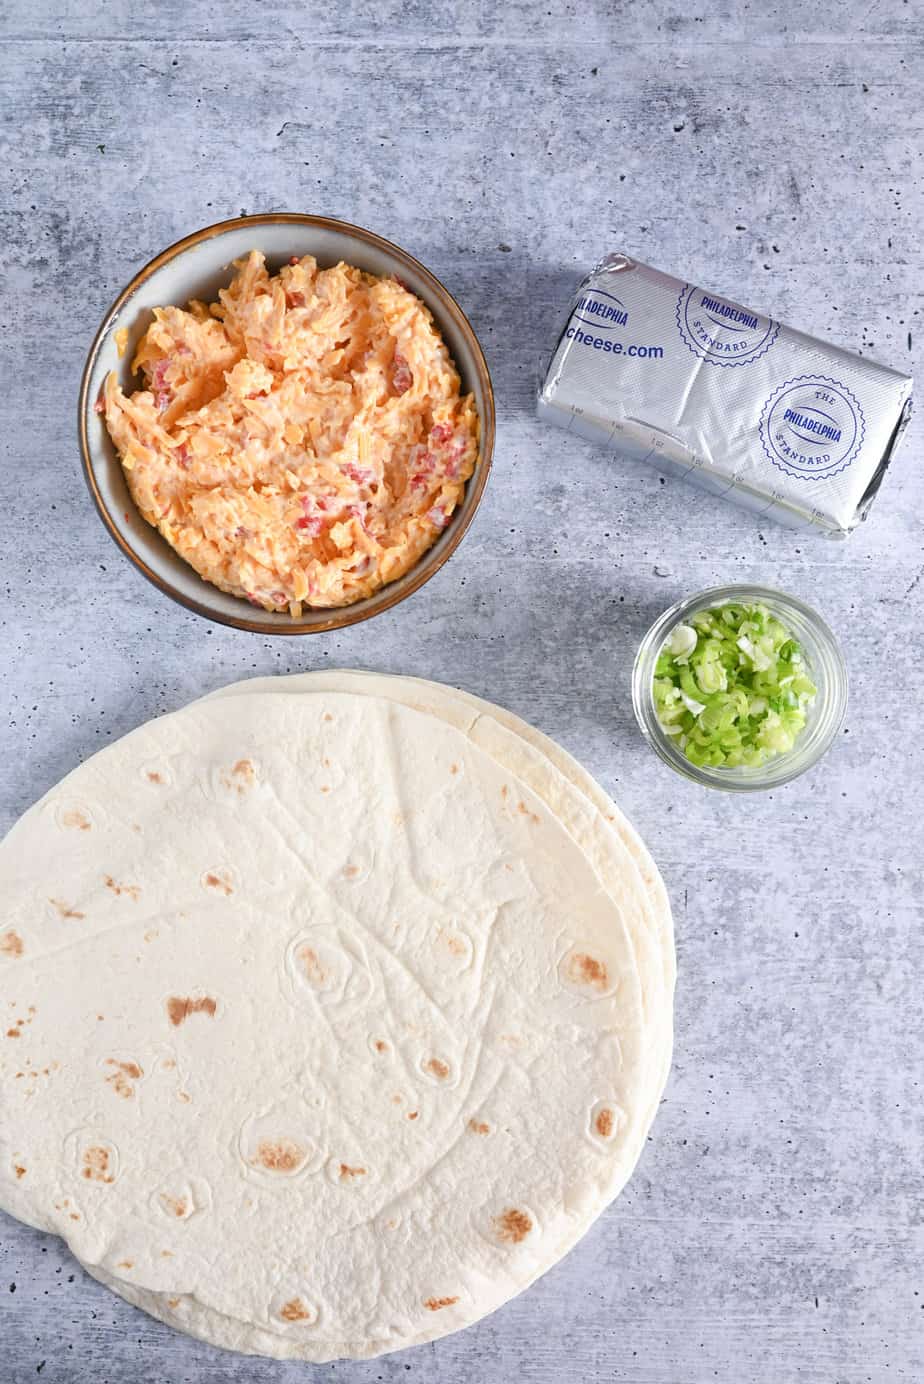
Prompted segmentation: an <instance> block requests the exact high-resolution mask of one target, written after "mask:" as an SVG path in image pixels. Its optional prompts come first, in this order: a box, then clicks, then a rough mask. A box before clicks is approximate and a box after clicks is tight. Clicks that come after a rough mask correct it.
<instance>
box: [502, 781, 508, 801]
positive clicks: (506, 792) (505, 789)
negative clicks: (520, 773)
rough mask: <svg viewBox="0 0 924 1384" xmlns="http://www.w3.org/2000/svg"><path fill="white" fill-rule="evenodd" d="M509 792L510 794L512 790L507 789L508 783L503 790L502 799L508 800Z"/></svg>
mask: <svg viewBox="0 0 924 1384" xmlns="http://www.w3.org/2000/svg"><path fill="white" fill-rule="evenodd" d="M509 792H510V789H509V788H508V787H507V785H506V783H505V784H504V786H503V788H502V789H501V797H502V798H506V796H507V794H508V793H509Z"/></svg>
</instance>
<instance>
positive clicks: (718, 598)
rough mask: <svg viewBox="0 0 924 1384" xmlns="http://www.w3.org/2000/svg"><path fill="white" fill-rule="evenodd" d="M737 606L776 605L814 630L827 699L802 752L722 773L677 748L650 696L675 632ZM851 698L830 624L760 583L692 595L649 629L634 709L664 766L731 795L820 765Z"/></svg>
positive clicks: (815, 667) (636, 671) (774, 784)
mask: <svg viewBox="0 0 924 1384" xmlns="http://www.w3.org/2000/svg"><path fill="white" fill-rule="evenodd" d="M734 601H741V602H745V601H751V602H758V601H765V602H766V603H767V604H768V605H769V606H770V607H771V608H772V607H773V606H774V605H776V606H777V607H778V608H779V609H780V610H781V611H783V612H787V611H788V612H791V613H792V614H793V615H794V616H795V618H796V620H797V621H798V622H800V623H802V624H804V625H805V626H806V627H807V628H808V629H809V631H810V633H811V635H812V636H813V638H814V641H815V642H816V644H817V646H818V651H820V653H821V655H822V663H821V670H820V672H819V663H818V661H816V660H815V659H814V658H812V659H810V660H809V661H810V666H811V670H812V675H813V678H814V679H815V680H816V682H817V683H818V688H819V700H821V698H824V703H823V705H822V707H821V722H822V723H821V725H820V729H819V725H818V723H816V727H815V728H814V732H813V730H808V731H806V736H807V737H808V741H807V743H806V744H804V745H802V746H801V748H800V744H799V740H797V741H796V743H795V745H794V746H793V748H792V749H791V750H789V751H787V752H786V753H785V754H781V755H778V756H776V758H774V759H770V760H768V761H767V763H766V764H764V765H761V766H760V767H759V768H756V769H755V768H748V767H745V766H742V767H740V768H732V769H718V768H712V767H710V766H708V765H697V764H692V763H691V762H690V761H689V760H688V759H686V757H685V756H684V755H682V754H681V753H680V751H679V750H677V749H676V747H675V746H674V745H673V744H672V742H671V740H670V738H669V737H668V736H667V735H666V734H665V733H664V731H663V729H662V728H661V725H660V723H659V721H658V718H657V713H656V711H655V706H654V699H653V697H652V695H651V689H652V681H653V677H654V665H655V662H656V660H657V656H658V653H659V652H660V649H661V645H662V644H663V642H664V639H665V638H666V637H667V635H668V633H669V632H670V630H671V629H673V628H674V627H675V626H676V625H678V624H680V623H681V622H682V621H683V620H684V619H685V618H686V617H689V616H691V615H694V614H695V613H696V612H697V611H698V610H705V609H708V608H709V607H710V606H714V605H728V604H731V603H732V602H734ZM847 698H848V674H847V665H846V663H845V661H844V655H843V652H842V650H841V647H840V644H839V642H838V640H837V638H836V636H835V634H834V632H833V630H832V629H831V627H830V626H829V625H828V623H827V621H826V620H824V619H823V618H822V616H821V615H819V613H818V611H817V610H815V609H814V608H813V607H812V606H810V605H808V604H807V603H806V602H805V601H803V600H801V599H800V598H799V597H798V596H793V595H792V594H790V593H789V592H787V591H780V590H779V589H778V588H777V587H772V586H763V585H761V584H759V583H755V582H735V583H731V584H729V585H724V586H710V587H707V588H705V589H704V590H702V591H698V592H696V593H695V594H694V595H692V596H685V597H683V598H682V599H680V600H679V601H675V602H674V603H673V605H671V606H669V607H668V609H666V610H665V611H663V612H662V614H661V615H659V616H658V618H657V619H656V620H655V621H654V622H653V624H652V625H650V626H649V628H648V630H647V631H646V633H645V635H644V636H643V638H642V640H641V643H640V644H639V647H638V652H637V654H636V656H635V663H634V665H633V669H632V706H633V710H634V712H635V719H636V721H637V722H638V726H639V729H640V730H641V732H642V735H643V736H644V738H645V740H646V741H647V742H648V744H649V745H650V747H651V748H652V749H653V750H654V751H655V753H656V754H657V755H658V757H659V758H660V759H662V760H663V761H664V763H665V764H668V765H670V767H671V768H672V769H673V770H674V771H675V772H676V773H679V774H681V775H683V777H685V778H688V779H691V780H692V781H693V782H694V783H698V784H701V785H703V786H705V787H708V788H716V789H719V790H720V791H724V792H731V793H748V792H760V791H766V790H768V789H771V788H779V787H781V786H782V785H783V784H784V783H789V782H791V781H792V780H793V779H795V778H798V776H799V775H800V774H803V773H805V772H806V770H808V769H810V768H812V766H813V765H814V764H817V762H818V760H819V759H820V758H821V757H822V755H824V754H825V753H826V752H827V751H828V750H829V749H830V747H831V745H832V743H833V741H834V738H835V736H836V735H837V732H838V731H839V730H840V728H841V726H842V725H843V722H844V717H845V715H846V712H847ZM800 738H801V737H800Z"/></svg>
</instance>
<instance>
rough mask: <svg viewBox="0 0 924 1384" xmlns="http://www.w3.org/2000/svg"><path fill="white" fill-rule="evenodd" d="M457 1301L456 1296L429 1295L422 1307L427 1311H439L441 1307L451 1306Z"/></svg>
mask: <svg viewBox="0 0 924 1384" xmlns="http://www.w3.org/2000/svg"><path fill="white" fill-rule="evenodd" d="M458 1301H459V1299H458V1298H457V1297H441V1298H438V1297H431V1298H427V1299H426V1301H425V1302H424V1307H426V1309H427V1311H428V1312H439V1311H440V1309H441V1308H443V1307H452V1306H453V1305H454V1304H455V1303H457V1302H458Z"/></svg>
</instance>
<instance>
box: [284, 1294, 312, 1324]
mask: <svg viewBox="0 0 924 1384" xmlns="http://www.w3.org/2000/svg"><path fill="white" fill-rule="evenodd" d="M276 1315H277V1316H278V1317H281V1318H282V1320H283V1321H284V1322H310V1321H311V1315H312V1314H311V1308H310V1307H306V1306H305V1304H304V1303H303V1302H302V1300H301V1298H299V1297H294V1298H290V1299H289V1301H288V1302H284V1303H283V1304H282V1306H281V1307H280V1309H279V1311H278V1312H277V1314H276Z"/></svg>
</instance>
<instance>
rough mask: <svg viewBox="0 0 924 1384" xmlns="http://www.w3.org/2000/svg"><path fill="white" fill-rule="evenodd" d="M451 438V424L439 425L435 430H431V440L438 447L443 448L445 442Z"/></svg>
mask: <svg viewBox="0 0 924 1384" xmlns="http://www.w3.org/2000/svg"><path fill="white" fill-rule="evenodd" d="M451 437H452V424H451V423H437V425H436V427H435V428H431V429H430V438H431V440H432V441H433V442H435V443H436V445H437V446H438V447H441V446H442V444H443V443H444V442H448V441H449V439H450V438H451Z"/></svg>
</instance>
